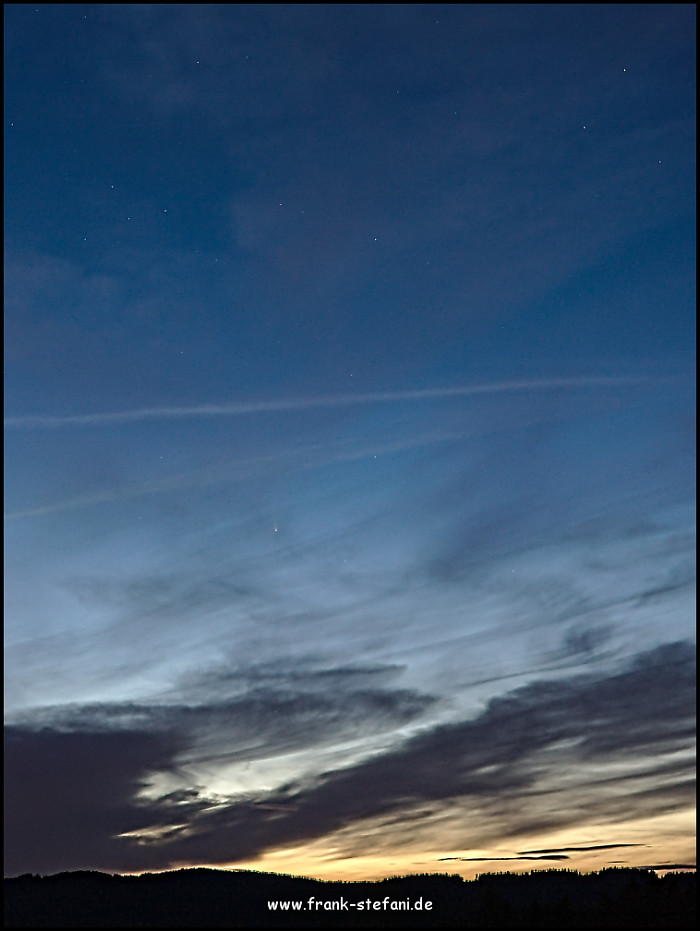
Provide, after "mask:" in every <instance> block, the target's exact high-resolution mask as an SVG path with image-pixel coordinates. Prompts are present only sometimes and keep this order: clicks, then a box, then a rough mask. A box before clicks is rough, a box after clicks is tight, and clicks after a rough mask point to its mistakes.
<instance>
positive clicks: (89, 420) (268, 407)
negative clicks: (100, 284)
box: [4, 376, 669, 430]
mask: <svg viewBox="0 0 700 931" xmlns="http://www.w3.org/2000/svg"><path fill="white" fill-rule="evenodd" d="M651 380H652V379H650V378H648V377H645V376H636V377H631V376H586V377H581V378H542V379H534V380H524V381H506V382H493V383H490V384H484V385H461V386H458V387H455V388H421V389H416V390H413V391H378V392H371V393H368V394H339V395H331V396H330V397H319V398H290V399H289V400H284V399H282V398H276V399H274V400H270V401H248V402H239V403H231V404H200V405H195V406H191V407H146V408H140V409H138V410H131V411H115V412H113V413H101V414H73V415H66V416H44V415H41V414H37V415H34V414H28V415H26V416H21V417H6V418H5V423H4V426H5V429H12V428H15V429H35V430H43V429H51V428H59V427H102V426H108V425H109V424H122V423H135V422H138V421H143V420H168V419H175V418H182V417H239V416H244V415H247V414H265V413H275V412H278V411H304V410H310V409H312V408H317V407H318V408H324V407H325V408H334V407H351V406H354V405H357V404H388V403H391V402H394V401H429V400H433V399H436V400H439V399H443V398H456V397H469V396H471V395H478V394H499V393H502V392H508V391H547V390H553V389H556V388H612V387H616V386H623V385H634V384H642V383H648V382H649V381H651ZM654 381H656V382H666V381H669V379H654Z"/></svg>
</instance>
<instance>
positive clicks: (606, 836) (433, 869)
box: [134, 809, 695, 882]
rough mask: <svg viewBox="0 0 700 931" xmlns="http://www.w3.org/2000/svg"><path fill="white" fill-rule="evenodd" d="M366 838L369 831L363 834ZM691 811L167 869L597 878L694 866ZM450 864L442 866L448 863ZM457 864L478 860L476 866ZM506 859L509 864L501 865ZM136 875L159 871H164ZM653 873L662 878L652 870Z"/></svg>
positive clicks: (320, 847)
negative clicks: (457, 842)
mask: <svg viewBox="0 0 700 931" xmlns="http://www.w3.org/2000/svg"><path fill="white" fill-rule="evenodd" d="M368 833H369V832H368ZM694 838H695V809H687V810H685V811H681V812H674V813H672V814H669V815H661V816H658V817H656V818H648V819H643V820H637V821H629V822H622V823H620V824H607V825H587V826H584V827H581V828H580V829H578V830H576V831H572V830H571V829H569V830H566V831H559V832H553V833H550V834H541V835H538V836H534V835H530V836H522V837H519V838H514V839H513V841H512V843H509V844H508V845H507V846H506V845H505V844H503V845H501V846H499V847H498V848H496V849H494V848H490V849H488V850H486V849H474V850H464V849H462V850H444V849H441V848H429V847H426V846H425V845H424V844H420V846H419V845H418V844H416V845H406V847H405V848H404V850H403V851H401V852H398V851H397V852H396V853H390V854H389V853H386V854H367V855H363V856H347V855H342V854H340V852H339V849H338V847H339V844H338V843H336V840H339V838H336V837H326V838H323V839H320V840H316V841H312V842H309V843H307V844H300V845H297V846H294V847H286V848H283V849H280V850H275V851H268V852H267V853H265V854H263V855H262V856H260V857H258V858H256V859H254V860H246V861H241V862H236V863H226V864H222V863H208V864H203V863H197V864H194V863H178V864H173V866H172V867H171V869H183V868H188V867H207V868H210V869H228V870H253V871H256V872H261V873H278V874H284V875H291V876H300V877H309V878H312V879H320V880H325V881H345V882H361V881H377V880H381V879H386V878H388V877H391V876H405V875H410V874H416V873H448V874H458V875H460V876H462V877H463V878H464V879H467V880H471V879H475V878H476V877H477V876H478V875H480V874H483V873H499V872H511V873H526V872H530V871H532V870H552V869H569V870H577V871H579V872H581V873H589V872H597V871H599V870H602V869H605V868H608V867H612V866H625V867H646V866H652V865H653V866H659V867H660V866H661V865H662V864H663V863H664V862H666V863H669V864H676V863H686V864H691V863H694V862H695V842H694ZM623 843H624V844H638V845H639V846H629V847H623V846H620V847H619V848H615V847H611V848H608V849H602V850H601V849H591V850H590V851H576V852H574V851H571V852H569V853H568V856H569V859H568V860H527V859H518V858H517V856H516V854H517V852H518V851H524V850H554V851H555V850H562V848H565V847H569V848H570V847H575V846H580V847H586V846H590V847H596V846H600V845H604V844H620V845H622V844H623ZM451 857H454V858H455V859H444V858H451ZM461 857H464V858H466V857H474V858H476V857H478V858H480V859H479V861H478V862H477V861H475V860H474V861H468V860H462V859H460V858H461ZM489 857H492V858H493V859H489ZM506 857H512V858H513V859H499V858H506ZM134 872H139V873H141V872H164V871H162V870H157V871H156V870H153V871H148V870H147V871H134ZM656 872H657V873H659V874H663V873H665V872H667V871H666V870H663V869H657V871H656Z"/></svg>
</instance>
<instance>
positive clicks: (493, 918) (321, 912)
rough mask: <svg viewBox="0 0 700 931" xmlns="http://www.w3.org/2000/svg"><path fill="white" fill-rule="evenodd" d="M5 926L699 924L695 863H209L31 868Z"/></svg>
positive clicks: (8, 888) (16, 889)
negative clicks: (380, 875)
mask: <svg viewBox="0 0 700 931" xmlns="http://www.w3.org/2000/svg"><path fill="white" fill-rule="evenodd" d="M273 902H274V903H277V905H276V907H274V906H272V904H270V903H273ZM281 902H286V903H288V905H287V907H286V908H285V907H284V906H281V905H280V903H281ZM292 903H295V904H294V905H293V904H292ZM316 903H321V904H320V905H318V904H316ZM330 903H333V904H330ZM343 903H344V904H343ZM374 903H379V904H378V905H376V906H375V904H374ZM428 903H430V907H428ZM5 926H6V927H10V928H21V927H22V928H27V927H35V928H49V927H61V926H63V927H69V928H80V927H121V928H139V927H141V928H144V927H149V928H167V927H176V928H177V927H214V928H224V927H228V928H231V927H233V928H256V927H258V928H261V927H295V928H304V927H375V928H376V927H467V928H469V927H487V928H488V927H491V928H496V927H510V928H548V927H552V928H554V927H562V926H563V927H578V928H611V927H628V928H684V927H695V874H694V873H670V874H668V875H666V876H665V877H663V878H659V877H657V876H656V874H655V873H653V872H650V871H648V870H636V869H608V870H603V871H601V872H600V873H591V874H581V873H577V872H574V871H571V870H546V871H537V872H532V873H524V874H514V873H497V874H486V875H483V876H480V877H478V878H477V879H475V880H473V881H471V882H468V881H464V880H462V878H461V877H460V876H448V875H444V874H425V875H420V876H404V877H401V878H396V879H385V880H382V881H380V882H349V883H342V882H322V881H321V880H314V879H301V878H298V877H293V876H279V875H277V874H274V873H256V872H248V871H227V870H209V869H188V870H176V871H172V872H168V873H146V874H144V875H143V876H118V875H117V876H111V875H109V874H106V873H97V872H75V873H58V874H57V875H55V876H33V875H29V874H27V875H24V876H18V877H16V878H13V879H6V880H5Z"/></svg>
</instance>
